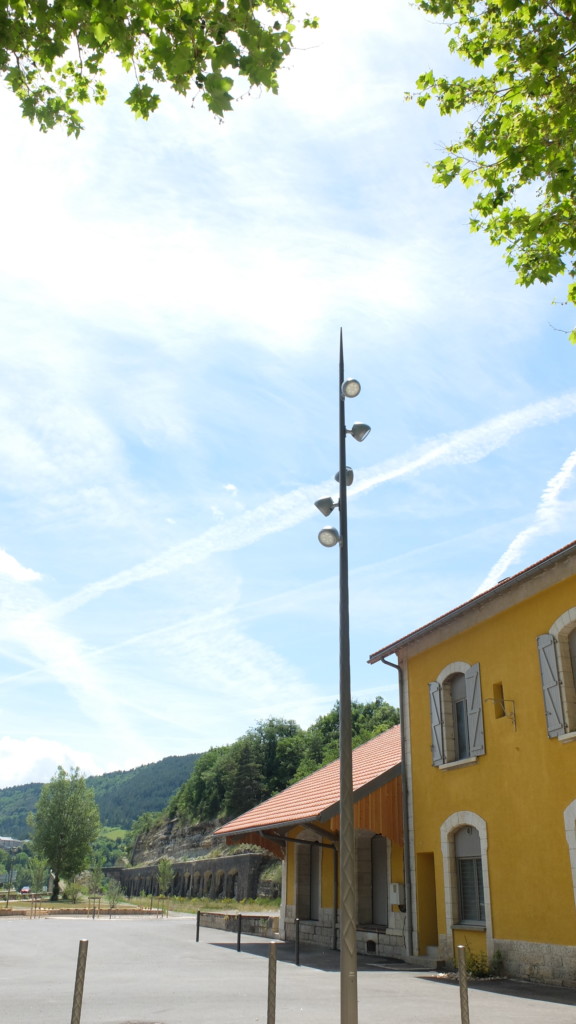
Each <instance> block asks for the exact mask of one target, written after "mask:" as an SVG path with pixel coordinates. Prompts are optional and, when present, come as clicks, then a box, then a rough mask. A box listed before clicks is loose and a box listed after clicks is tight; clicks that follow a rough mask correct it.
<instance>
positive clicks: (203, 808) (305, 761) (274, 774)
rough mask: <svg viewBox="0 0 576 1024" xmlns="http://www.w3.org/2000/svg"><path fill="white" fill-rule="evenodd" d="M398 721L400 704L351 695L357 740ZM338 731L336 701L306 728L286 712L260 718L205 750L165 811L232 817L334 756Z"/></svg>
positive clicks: (192, 816)
mask: <svg viewBox="0 0 576 1024" xmlns="http://www.w3.org/2000/svg"><path fill="white" fill-rule="evenodd" d="M398 721H399V716H398V711H397V709H396V708H393V707H392V706H391V705H390V704H387V703H386V701H384V700H382V698H381V697H377V698H376V700H374V701H372V702H370V703H367V704H361V703H360V702H357V701H353V702H352V742H353V745H354V746H355V747H356V746H358V744H360V743H365V742H366V740H369V739H371V738H372V737H373V736H377V735H378V734H379V733H381V732H384V730H385V729H388V728H390V726H392V725H396V724H397V723H398ZM338 736H339V709H338V704H336V705H335V706H334V708H333V709H332V711H330V712H328V714H327V715H321V716H320V718H318V719H317V721H316V722H314V723H313V725H311V726H310V728H309V729H306V730H304V729H301V728H300V726H298V725H296V722H293V721H286V720H285V719H282V718H270V719H268V721H265V722H259V723H258V725H256V726H255V728H254V729H249V730H248V732H247V733H245V734H244V736H241V737H240V739H238V740H236V741H235V742H234V743H231V744H229V745H228V746H224V747H212V749H211V750H208V751H207V752H206V753H205V754H202V756H201V757H200V758H199V759H198V761H197V762H196V765H195V767H194V770H193V772H192V775H191V776H190V778H189V779H188V781H187V782H185V783H184V785H183V786H182V787H181V789H180V790H179V792H178V793H177V794H176V796H175V797H174V799H173V800H171V801H170V803H169V805H168V809H167V813H168V814H169V815H171V816H174V815H178V816H181V817H183V818H185V819H188V820H192V821H212V820H214V819H215V818H220V817H224V818H234V817H236V816H237V815H239V814H242V813H243V812H244V811H247V810H248V809H249V808H250V807H254V806H255V805H256V804H258V803H260V802H261V801H262V800H266V799H267V798H268V797H270V796H273V795H274V793H278V792H279V791H280V790H282V789H285V788H286V787H287V786H289V785H291V783H293V782H296V781H297V780H298V779H301V778H303V777H304V776H305V775H309V774H310V773H311V772H313V771H315V770H316V769H317V768H320V767H321V766H322V765H324V764H327V763H328V762H329V761H333V760H335V758H337V757H338Z"/></svg>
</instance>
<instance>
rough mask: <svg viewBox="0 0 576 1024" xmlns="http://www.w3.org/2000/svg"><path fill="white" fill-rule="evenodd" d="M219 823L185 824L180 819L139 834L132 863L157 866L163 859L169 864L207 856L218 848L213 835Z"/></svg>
mask: <svg viewBox="0 0 576 1024" xmlns="http://www.w3.org/2000/svg"><path fill="white" fill-rule="evenodd" d="M219 824H220V822H218V821H206V822H202V823H201V824H200V825H187V824H185V823H184V822H182V821H180V819H179V818H172V819H171V820H170V821H165V822H162V823H161V824H160V825H157V826H156V827H155V828H153V829H151V830H150V831H149V832H145V833H144V834H143V835H141V836H140V837H139V839H138V841H137V843H136V845H135V847H134V850H133V852H132V858H131V861H132V864H133V865H134V866H136V865H141V864H156V863H157V862H158V861H159V860H160V859H161V858H162V857H168V858H169V860H172V861H186V860H193V859H196V858H197V857H209V856H210V851H211V850H213V849H214V848H215V847H216V846H221V845H222V841H220V842H215V841H214V840H213V839H212V833H213V831H214V829H215V828H218V825H219Z"/></svg>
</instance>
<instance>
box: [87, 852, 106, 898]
mask: <svg viewBox="0 0 576 1024" xmlns="http://www.w3.org/2000/svg"><path fill="white" fill-rule="evenodd" d="M103 882H104V857H103V856H102V854H101V853H99V852H98V851H97V850H96V849H94V847H92V850H91V852H90V890H89V891H90V892H92V893H99V892H102V884H103Z"/></svg>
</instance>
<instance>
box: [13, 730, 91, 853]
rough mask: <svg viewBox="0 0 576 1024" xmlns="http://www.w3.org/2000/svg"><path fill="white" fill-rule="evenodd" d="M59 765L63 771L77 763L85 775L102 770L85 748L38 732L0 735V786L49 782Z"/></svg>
mask: <svg viewBox="0 0 576 1024" xmlns="http://www.w3.org/2000/svg"><path fill="white" fill-rule="evenodd" d="M59 765H62V767H63V768H65V769H66V770H67V771H69V770H70V769H71V768H76V767H78V768H80V770H81V771H82V772H83V774H85V775H94V774H97V773H98V772H99V771H102V768H101V765H100V764H99V763H98V762H97V761H96V760H95V759H94V758H93V757H91V756H90V755H89V754H87V753H86V752H85V751H82V750H77V749H75V748H74V747H72V746H68V745H67V744H65V743H61V742H59V741H57V740H48V739H43V738H42V737H40V736H29V737H28V738H27V739H24V740H21V739H13V738H12V737H10V736H2V737H0V783H1V785H2V787H4V786H21V785H23V784H24V783H26V782H49V780H50V779H51V778H52V776H53V775H54V773H55V772H56V771H57V770H58V767H59ZM16 838H19V837H18V836H16Z"/></svg>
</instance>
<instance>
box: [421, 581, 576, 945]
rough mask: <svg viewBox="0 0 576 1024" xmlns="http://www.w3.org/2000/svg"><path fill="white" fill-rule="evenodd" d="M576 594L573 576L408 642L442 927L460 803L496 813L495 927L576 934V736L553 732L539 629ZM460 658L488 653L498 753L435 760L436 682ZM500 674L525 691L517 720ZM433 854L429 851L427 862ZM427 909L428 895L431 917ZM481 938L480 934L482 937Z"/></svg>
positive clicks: (488, 737) (530, 935)
mask: <svg viewBox="0 0 576 1024" xmlns="http://www.w3.org/2000/svg"><path fill="white" fill-rule="evenodd" d="M575 605H576V579H575V578H574V577H572V578H571V579H568V580H565V581H563V582H561V583H559V584H556V585H554V586H552V587H550V588H549V589H547V590H545V591H543V592H541V593H539V594H536V595H534V596H532V597H529V598H528V599H525V600H522V601H521V602H520V603H517V604H514V605H512V606H511V607H509V608H508V609H506V610H501V611H500V612H499V613H498V615H497V616H495V617H492V618H490V619H488V620H486V621H483V622H482V621H480V622H477V623H476V624H474V623H473V622H472V621H471V620H470V619H469V620H467V622H466V628H465V629H463V630H462V632H460V633H459V634H458V635H456V636H452V637H451V638H449V639H445V640H443V641H442V642H440V643H438V644H437V645H436V646H434V647H430V649H428V650H426V651H423V652H422V653H418V654H414V655H413V656H412V657H410V656H409V652H408V659H407V678H408V690H409V703H410V708H409V721H410V735H411V760H412V793H413V814H414V822H415V839H414V842H415V850H414V852H415V855H416V861H417V860H418V855H419V854H429V855H433V865H434V868H433V871H434V875H435V881H436V899H437V914H438V917H437V921H438V930H439V932H445V930H446V915H445V909H444V908H445V904H444V874H443V858H442V853H441V848H440V827H441V825H442V823H443V822H444V821H445V820H446V819H447V818H448V817H449V816H450V815H451V814H453V813H454V812H456V811H470V812H474V813H475V814H477V815H479V816H480V817H481V818H483V819H484V820H485V821H486V823H487V834H488V870H489V881H490V897H491V905H492V924H493V935H494V938H495V939H498V938H501V939H513V940H524V941H528V942H549V943H557V944H564V945H574V944H575V943H576V916H575V906H574V895H573V882H572V875H571V869H570V859H569V851H568V845H567V842H566V834H565V828H564V818H563V812H564V810H565V808H566V807H567V806H568V805H569V804H570V803H571V802H572V801H573V800H574V799H575V798H576V742H568V743H561V742H559V741H558V740H557V739H550V738H549V737H548V734H547V730H546V718H545V713H544V704H543V697H542V687H541V679H540V669H539V661H538V653H537V647H536V637H537V636H538V635H539V634H542V633H546V632H548V631H549V629H550V627H551V625H552V623H553V622H554V621H555V620H556V619H557V618H558V617H559V616H560V615H561V614H562V613H563V612H565V611H566V610H567V609H569V608H571V607H574V606H575ZM455 661H459V662H467V663H468V664H469V665H472V664H474V663H476V662H479V664H480V680H481V688H482V700H483V716H484V736H485V749H486V753H485V754H484V755H482V756H480V757H478V760H477V762H476V763H474V764H470V765H463V766H461V767H456V768H452V769H448V770H446V769H444V770H441V769H439V768H437V767H434V766H433V765H432V757H431V730H430V705H429V693H428V684H429V683H430V682H432V681H433V680H435V679H436V678H437V677H438V675H439V673H440V672H441V671H442V669H444V668H445V667H446V666H447V665H448V664H450V663H452V662H455ZM498 684H500V685H501V686H502V689H503V696H504V698H505V700H506V701H513V702H514V709H515V714H516V728H515V727H514V724H513V722H512V721H511V719H510V718H509V717H496V711H495V704H494V703H493V702H491V700H492V698H493V697H494V687H495V686H497V685H498ZM511 710H512V705H511V704H506V711H507V712H508V713H509V712H510V711H511ZM431 862H432V861H431V858H430V859H429V860H425V859H423V860H422V865H423V871H424V874H425V871H426V870H427V867H426V865H427V866H428V868H429V866H430V864H431ZM421 897H424V898H425V893H419V894H418V898H419V900H420V898H421ZM424 901H425V900H424ZM426 913H427V909H426V907H424V912H423V924H424V927H427V928H428V929H429V925H430V922H429V921H428V923H427V924H426V923H425V922H426ZM459 941H461V939H459ZM479 944H481V939H477V938H476V937H475V938H474V948H479Z"/></svg>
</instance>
